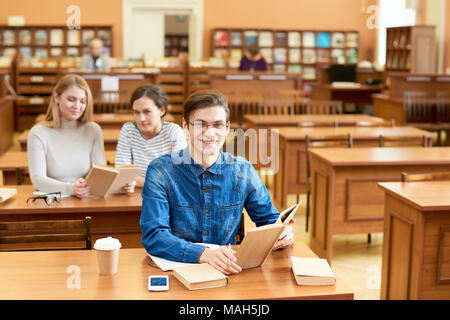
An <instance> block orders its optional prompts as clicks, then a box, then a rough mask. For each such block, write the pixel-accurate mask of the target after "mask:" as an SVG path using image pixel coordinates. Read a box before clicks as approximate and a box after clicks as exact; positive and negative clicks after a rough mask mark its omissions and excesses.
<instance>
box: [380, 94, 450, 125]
mask: <svg viewBox="0 0 450 320" xmlns="http://www.w3.org/2000/svg"><path fill="white" fill-rule="evenodd" d="M372 97H373V101H374V102H373V114H374V115H375V116H377V117H381V118H385V119H394V120H395V123H396V124H397V125H406V113H405V107H404V101H403V97H401V98H396V97H394V98H393V97H389V96H387V95H385V94H374V95H373V96H372ZM427 102H428V103H430V105H431V107H432V108H433V109H432V111H433V113H434V114H433V118H434V121H435V122H432V123H426V125H429V126H430V127H431V128H433V125H434V126H435V127H436V128H435V129H436V130H445V129H450V123H448V122H447V123H446V122H438V121H439V119H438V116H437V105H438V101H437V99H436V98H430V99H427ZM446 103H447V104H450V101H448V100H446ZM424 124H425V123H424Z"/></svg>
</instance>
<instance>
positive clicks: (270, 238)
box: [236, 223, 284, 269]
mask: <svg viewBox="0 0 450 320" xmlns="http://www.w3.org/2000/svg"><path fill="white" fill-rule="evenodd" d="M283 229H284V224H283V223H274V224H268V225H265V226H262V227H257V228H254V229H251V230H248V232H247V234H246V235H245V237H244V240H242V243H241V245H240V246H239V249H238V250H237V253H236V258H237V262H236V264H237V265H238V266H240V267H241V268H242V269H249V268H255V267H259V266H261V265H262V264H264V262H265V261H266V259H267V257H268V256H269V254H270V252H271V251H272V248H273V246H274V244H275V242H277V240H278V238H279V237H280V235H281V232H282V231H283Z"/></svg>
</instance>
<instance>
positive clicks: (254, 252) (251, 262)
mask: <svg viewBox="0 0 450 320" xmlns="http://www.w3.org/2000/svg"><path fill="white" fill-rule="evenodd" d="M301 204H302V201H300V202H299V203H298V204H295V205H293V206H291V207H289V208H287V209H286V210H284V211H283V212H282V213H280V215H279V217H278V219H277V221H276V222H275V223H273V224H268V225H265V226H261V227H257V228H254V229H251V230H248V232H247V234H246V235H245V237H244V240H243V241H242V243H241V245H240V246H239V248H238V250H237V253H236V258H237V262H236V264H237V265H239V266H240V267H241V268H242V269H249V268H255V267H259V266H261V265H263V264H264V262H265V261H266V259H267V258H268V257H269V255H270V252H271V251H272V248H273V246H274V245H275V243H276V242H277V241H278V239H279V238H280V235H281V233H282V232H283V230H284V227H285V226H286V225H288V224H289V222H290V221H291V220H292V218H293V217H294V215H295V213H296V212H297V210H298V208H299V207H300V206H301Z"/></svg>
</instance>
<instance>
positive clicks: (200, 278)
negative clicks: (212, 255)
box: [173, 263, 228, 290]
mask: <svg viewBox="0 0 450 320" xmlns="http://www.w3.org/2000/svg"><path fill="white" fill-rule="evenodd" d="M173 275H174V276H175V278H177V279H178V280H180V282H181V283H182V284H184V285H185V287H186V288H188V289H189V290H199V289H209V288H217V287H226V286H227V285H228V277H227V276H226V275H224V274H223V273H222V272H220V271H219V270H217V269H215V268H214V267H213V266H211V265H210V264H208V263H201V264H194V265H189V266H181V267H175V268H174V269H173Z"/></svg>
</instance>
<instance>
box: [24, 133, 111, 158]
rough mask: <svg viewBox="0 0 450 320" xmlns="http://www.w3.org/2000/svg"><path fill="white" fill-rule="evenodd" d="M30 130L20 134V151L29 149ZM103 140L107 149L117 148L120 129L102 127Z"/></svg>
mask: <svg viewBox="0 0 450 320" xmlns="http://www.w3.org/2000/svg"><path fill="white" fill-rule="evenodd" d="M29 132H30V130H25V131H24V132H22V134H21V135H20V136H19V144H20V151H23V152H26V151H27V143H28V141H27V140H28V133H29ZM102 134H103V142H104V143H105V150H116V146H117V142H118V141H119V135H120V129H102Z"/></svg>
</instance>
